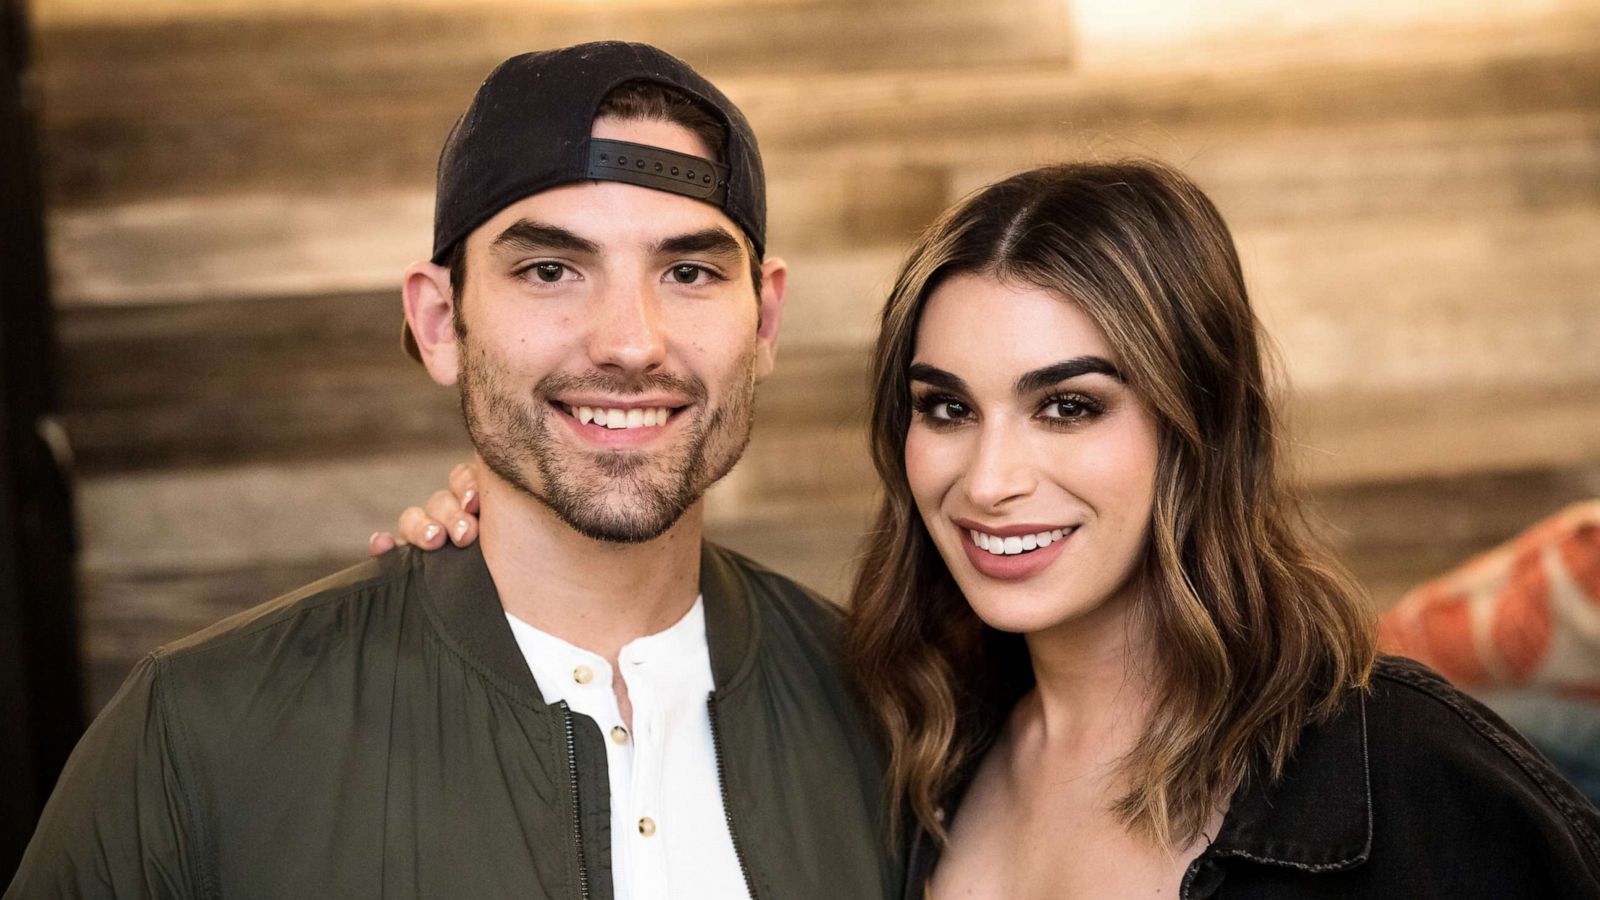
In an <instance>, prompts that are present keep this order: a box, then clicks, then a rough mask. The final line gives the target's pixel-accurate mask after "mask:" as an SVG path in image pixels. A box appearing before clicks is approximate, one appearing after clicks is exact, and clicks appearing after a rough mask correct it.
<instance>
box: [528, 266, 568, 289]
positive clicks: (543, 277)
mask: <svg viewBox="0 0 1600 900" xmlns="http://www.w3.org/2000/svg"><path fill="white" fill-rule="evenodd" d="M530 271H532V272H533V277H535V278H537V279H539V280H540V281H543V282H544V283H546V284H554V283H555V282H557V281H560V280H561V276H563V275H565V274H566V273H567V267H566V266H564V265H562V264H561V263H535V264H534V265H533V267H532V268H531V269H530Z"/></svg>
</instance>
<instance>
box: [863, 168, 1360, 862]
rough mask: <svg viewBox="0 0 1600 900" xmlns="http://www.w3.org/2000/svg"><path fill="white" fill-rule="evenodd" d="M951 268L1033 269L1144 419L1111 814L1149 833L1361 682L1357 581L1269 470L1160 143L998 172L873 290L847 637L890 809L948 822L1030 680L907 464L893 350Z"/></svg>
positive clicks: (1252, 398) (906, 395)
mask: <svg viewBox="0 0 1600 900" xmlns="http://www.w3.org/2000/svg"><path fill="white" fill-rule="evenodd" d="M956 274H975V275H979V276H983V277H989V278H994V279H997V280H1000V281H1005V282H1008V283H1013V284H1020V285H1028V286H1033V287H1037V288H1041V289H1043V290H1046V291H1050V292H1052V293H1054V294H1057V295H1059V296H1060V297H1061V298H1062V299H1063V302H1072V303H1076V304H1077V305H1078V306H1079V308H1080V309H1082V310H1083V312H1084V313H1085V314H1087V315H1088V316H1089V318H1090V319H1091V320H1093V322H1094V323H1095V324H1096V325H1097V326H1098V327H1099V328H1100V330H1101V332H1102V333H1103V334H1104V335H1105V337H1106V339H1107V341H1108V342H1109V344H1110V345H1111V347H1112V348H1113V350H1114V351H1115V353H1116V355H1117V358H1118V367H1119V369H1120V370H1121V372H1122V373H1123V375H1124V377H1125V378H1126V379H1127V381H1128V384H1129V386H1130V387H1131V389H1132V390H1133V391H1134V392H1135V393H1136V394H1137V395H1138V396H1139V397H1140V398H1141V399H1142V401H1143V402H1144V403H1145V404H1146V405H1147V406H1148V407H1149V408H1150V410H1151V411H1152V413H1153V414H1154V416H1155V417H1156V419H1157V421H1158V422H1159V434H1160V438H1159V440H1160V449H1159V457H1158V463H1157V472H1156V491H1155V501H1154V505H1153V508H1152V510H1151V515H1150V522H1149V537H1148V540H1147V542H1146V550H1145V554H1144V557H1143V559H1142V560H1141V562H1140V563H1139V569H1138V571H1137V572H1136V574H1135V578H1136V579H1137V581H1136V584H1137V585H1138V590H1137V595H1138V599H1137V600H1136V601H1135V606H1134V615H1135V616H1136V617H1137V619H1138V622H1139V626H1140V633H1141V634H1144V635H1149V636H1150V639H1151V640H1153V642H1154V646H1153V647H1151V650H1152V657H1153V658H1154V660H1155V663H1156V665H1157V666H1158V667H1159V668H1158V671H1157V672H1156V684H1157V688H1156V692H1155V696H1153V697H1151V698H1150V700H1151V705H1150V707H1149V709H1150V715H1149V720H1148V722H1147V724H1146V725H1145V727H1144V730H1143V732H1142V734H1141V735H1140V736H1139V738H1138V739H1137V741H1136V743H1135V745H1134V747H1133V749H1132V750H1131V751H1130V752H1129V753H1128V754H1127V755H1126V756H1125V757H1124V758H1123V760H1122V764H1121V765H1122V769H1121V775H1122V779H1123V784H1124V785H1125V786H1126V793H1125V794H1124V795H1123V796H1122V797H1121V798H1120V800H1119V801H1118V802H1117V803H1116V806H1115V812H1116V813H1117V814H1118V816H1119V817H1120V818H1121V819H1122V821H1123V822H1124V823H1125V824H1126V825H1127V826H1128V827H1129V828H1130V829H1131V830H1133V831H1134V832H1135V833H1138V834H1141V835H1143V836H1145V837H1146V838H1147V839H1149V840H1151V841H1153V842H1155V843H1156V844H1157V845H1159V846H1166V847H1173V846H1179V845H1182V844H1184V843H1186V842H1187V841H1189V840H1192V839H1193V838H1194V837H1195V836H1196V835H1197V834H1198V833H1199V830H1200V829H1201V827H1202V826H1203V825H1204V824H1205V822H1206V821H1207V820H1208V819H1209V817H1210V816H1211V815H1212V814H1213V811H1214V810H1215V809H1217V808H1218V807H1219V805H1220V804H1222V803H1225V802H1226V800H1227V798H1228V797H1229V796H1230V795H1231V793H1232V792H1233V791H1234V790H1235V789H1236V788H1237V787H1238V786H1239V784H1240V783H1241V782H1242V781H1243V779H1244V778H1245V776H1246V773H1247V771H1249V770H1250V767H1251V765H1252V762H1253V761H1260V762H1262V763H1264V764H1265V766H1266V769H1265V771H1266V772H1267V773H1268V775H1267V777H1270V778H1276V777H1277V776H1278V775H1279V774H1280V773H1281V771H1282V766H1283V763H1284V762H1285V761H1286V760H1287V758H1288V757H1289V755H1290V753H1291V751H1292V750H1293V748H1294V746H1295V742H1296V740H1297V738H1298V736H1299V733H1300V730H1301V728H1302V727H1303V726H1305V725H1306V724H1308V723H1309V722H1312V721H1316V720H1318V719H1320V718H1323V717H1326V716H1327V715H1328V714H1330V713H1331V712H1332V711H1333V710H1334V709H1335V708H1336V707H1337V706H1338V705H1339V704H1340V702H1341V701H1342V700H1343V699H1344V697H1345V696H1346V695H1347V693H1348V692H1349V691H1351V690H1359V689H1362V688H1363V687H1364V686H1365V684H1366V682H1367V678H1368V675H1369V673H1370V671H1371V668H1372V664H1373V659H1374V655H1375V649H1374V643H1375V640H1374V630H1375V629H1374V623H1373V617H1372V613H1371V611H1370V610H1369V608H1368V606H1367V604H1366V602H1365V599H1364V597H1363V595H1362V594H1361V593H1360V591H1359V590H1358V589H1357V588H1356V587H1355V585H1354V583H1353V581H1352V580H1351V579H1350V578H1349V576H1348V575H1347V574H1346V573H1345V572H1344V570H1343V569H1342V568H1341V567H1340V566H1339V565H1338V564H1337V563H1336V562H1335V561H1334V560H1333V559H1332V557H1331V556H1330V555H1329V554H1328V553H1327V552H1326V551H1324V550H1323V549H1322V547H1321V545H1320V544H1319V543H1318V542H1317V541H1316V540H1315V539H1314V538H1313V537H1312V536H1311V534H1310V532H1309V531H1308V529H1307V528H1306V523H1305V521H1304V519H1303V518H1302V513H1301V506H1300V504H1299V501H1298V499H1297V498H1296V496H1295V495H1294V494H1293V493H1292V492H1291V491H1290V490H1288V489H1287V488H1286V486H1285V484H1284V483H1283V482H1282V481H1281V480H1280V475H1279V462H1278V448H1277V434H1276V425H1275V420H1274V416H1273V411H1272V406H1271V403H1270V401H1269V397H1268V393H1269V392H1268V386H1267V381H1266V376H1265V373H1264V369H1263V364H1262V356H1263V350H1262V347H1261V346H1260V336H1259V329H1258V326H1257V323H1256V318H1255V315H1254V313H1252V311H1251V309H1250V305H1249V301H1248V298H1247V296H1246V292H1245V285H1244V277H1243V274H1242V273H1241V271H1240V267H1239V259H1238V255H1237V253H1236V252H1235V250H1234V246H1233V240H1232V237H1231V236H1230V234H1229V233H1228V229H1227V226H1226V225H1225V224H1224V223H1223V221H1222V217H1221V215H1220V214H1219V213H1218V212H1217V209H1216V207H1215V206H1214V205H1212V203H1211V201H1210V200H1209V199H1208V198H1207V197H1206V196H1205V195H1204V194H1203V193H1201V191H1200V190H1199V188H1197V187H1195V185H1194V184H1193V183H1191V182H1190V181H1189V180H1188V179H1187V178H1185V177H1184V176H1183V175H1181V174H1179V173H1178V172H1176V171H1174V170H1172V169H1170V168H1168V167H1166V166H1163V165H1161V164H1158V163H1152V162H1147V161H1128V162H1122V163H1115V164H1087V163H1086V164H1073V165H1058V166H1049V167H1045V168H1039V169H1034V170H1032V171H1028V172H1025V173H1023V174H1020V175H1016V176H1013V177H1011V178H1007V179H1005V180H1004V181H1000V182H998V183H996V184H993V185H991V186H989V187H987V188H985V189H983V190H981V191H979V192H978V193H976V194H974V195H972V196H970V197H968V198H967V199H966V200H964V201H962V202H961V203H960V204H958V205H957V206H956V207H954V208H953V209H951V210H949V211H947V212H946V213H945V214H944V215H943V216H941V217H940V218H939V220H938V221H936V222H935V223H934V224H933V225H931V226H929V228H928V229H927V231H926V232H925V233H924V234H923V235H922V237H921V238H920V240H919V241H918V243H917V244H916V246H915V248H914V249H913V250H912V252H911V255H910V257H909V258H908V259H907V261H906V263H905V265H904V267H903V268H902V270H901V272H900V275H899V277H898V278H897V279H896V281H895V285H894V290H893V292H892V293H891V295H890V297H889V300H888V303H887V305H886V306H885V308H884V310H883V316H882V323H881V325H882V327H881V330H880V332H879V336H878V341H877V345H876V348H875V350H874V353H873V358H872V379H873V381H872V385H873V386H872V406H871V416H872V418H871V441H872V457H873V462H874V464H875V465H876V466H877V469H878V474H879V475H880V476H881V478H882V480H883V490H884V495H883V500H882V506H881V509H880V510H879V512H878V515H877V521H876V525H875V530H874V533H873V534H872V535H871V536H870V538H869V540H868V542H867V547H866V550H865V552H864V558H863V559H862V560H861V567H860V572H859V574H858V575H857V576H856V579H855V586H854V591H853V595H852V602H851V606H850V613H849V619H848V626H847V638H846V640H847V653H848V657H849V661H850V664H851V666H852V667H853V669H854V672H855V675H856V677H857V679H858V684H860V685H861V686H862V691H863V692H864V694H865V696H866V698H867V700H868V702H869V703H870V705H871V706H872V707H873V709H874V711H875V712H876V713H877V715H878V717H879V718H880V719H881V721H882V723H883V725H884V726H885V728H886V730H887V738H888V745H889V750H890V763H889V787H890V790H891V798H890V803H891V811H892V815H891V817H890V821H892V822H900V821H904V818H903V817H904V816H905V814H906V813H907V812H908V811H909V812H910V813H911V814H914V815H915V817H916V818H917V820H919V821H920V822H921V824H922V825H923V827H924V828H926V829H927V830H928V831H930V832H931V833H933V834H934V835H936V836H937V837H938V838H940V839H941V840H942V839H943V838H944V837H945V832H944V829H943V827H942V825H941V821H940V819H941V813H940V812H939V811H938V810H939V805H940V803H941V801H942V799H943V797H944V795H945V793H946V792H947V791H949V790H950V789H951V787H952V785H953V783H954V781H955V780H956V778H957V777H958V773H961V772H962V771H964V769H965V768H966V767H967V766H969V765H972V764H974V763H975V762H976V759H977V756H978V754H979V753H981V751H982V749H983V748H984V747H985V746H987V744H988V742H989V741H991V740H992V739H993V738H994V737H995V735H996V734H997V733H998V731H999V729H1000V727H1001V726H1002V724H1003V723H1004V720H1005V718H1006V716H1007V714H1008V713H1009V711H1010V710H1011V708H1012V707H1013V705H1014V704H1015V703H1016V701H1017V700H1018V698H1020V697H1021V696H1022V695H1023V694H1025V693H1026V692H1027V691H1028V690H1029V689H1030V688H1031V687H1032V684H1033V675H1032V670H1031V667H1030V664H1029V661H1028V651H1027V647H1026V645H1025V643H1024V642H1023V640H1022V637H1021V636H1020V635H1016V634H1004V633H1001V632H999V631H996V630H995V629H992V628H990V627H988V626H986V625H985V624H983V622H981V621H980V620H979V619H978V617H977V615H976V614H975V613H974V612H973V611H972V609H971V607H970V606H968V605H967V603H966V601H965V600H964V599H963V597H962V595H961V592H960V590H959V589H958V588H957V587H956V584H955V581H954V580H953V579H952V577H951V575H950V572H949V570H948V569H947V568H946V567H945V564H944V561H943V560H941V559H940V557H939V554H938V551H937V550H936V549H935V548H934V545H933V542H932V540H931V539H930V538H929V536H928V531H927V529H926V528H925V527H924V525H923V523H922V520H921V518H920V517H919V516H918V514H917V511H916V507H915V505H914V504H913V502H912V497H911V491H910V488H909V486H908V484H907V480H906V465H905V442H906V429H907V428H908V426H909V425H910V423H911V417H912V410H911V402H910V401H911V392H910V384H909V382H908V379H907V369H908V368H909V366H910V364H911V362H912V355H913V353H914V351H915V346H916V338H917V327H918V322H919V321H920V319H921V316H922V310H923V308H924V305H925V304H926V303H927V300H928V297H929V296H930V295H931V294H932V293H933V291H934V290H935V289H936V288H937V287H938V286H939V285H940V284H941V283H943V282H944V281H945V280H946V279H948V278H950V277H951V276H953V275H956Z"/></svg>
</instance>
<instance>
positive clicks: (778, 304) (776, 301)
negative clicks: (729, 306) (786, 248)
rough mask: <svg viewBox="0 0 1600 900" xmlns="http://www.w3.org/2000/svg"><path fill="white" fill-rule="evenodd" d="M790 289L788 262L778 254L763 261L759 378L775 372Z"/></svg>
mask: <svg viewBox="0 0 1600 900" xmlns="http://www.w3.org/2000/svg"><path fill="white" fill-rule="evenodd" d="M788 290H789V264H788V263H786V262H784V261H783V260H782V259H780V258H778V257H776V256H769V257H767V258H766V260H765V261H763V262H762V263H761V304H760V315H761V318H760V320H759V321H757V322H756V380H757V381H763V380H765V379H766V377H767V376H768V375H771V374H772V367H773V366H774V365H775V364H776V363H777V359H778V329H779V328H780V327H782V325H783V298H784V296H785V295H786V294H787V292H788Z"/></svg>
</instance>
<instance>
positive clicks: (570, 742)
mask: <svg viewBox="0 0 1600 900" xmlns="http://www.w3.org/2000/svg"><path fill="white" fill-rule="evenodd" d="M561 722H562V725H563V726H564V727H565V728H566V732H567V779H568V780H569V782H570V783H571V785H572V842H573V843H574V844H575V845H576V846H577V848H578V897H579V898H580V900H589V860H588V858H587V856H586V855H585V854H584V852H583V828H582V824H583V823H582V816H581V815H580V813H579V809H578V738H577V735H576V733H575V732H574V731H573V728H572V707H570V706H568V705H567V701H565V700H562V701H561ZM715 730H716V729H715V728H713V729H712V731H713V733H715Z"/></svg>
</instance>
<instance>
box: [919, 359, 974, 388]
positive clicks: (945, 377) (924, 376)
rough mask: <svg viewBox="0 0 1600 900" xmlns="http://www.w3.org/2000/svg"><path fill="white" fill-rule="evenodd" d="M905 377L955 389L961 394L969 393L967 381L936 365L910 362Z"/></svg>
mask: <svg viewBox="0 0 1600 900" xmlns="http://www.w3.org/2000/svg"><path fill="white" fill-rule="evenodd" d="M906 377H907V378H909V379H910V380H912V381H921V382H925V383H927V384H931V385H933V386H934V387H941V388H944V389H945V390H947V391H956V392H958V393H962V394H965V393H969V391H968V390H967V383H966V382H965V381H962V380H961V376H959V375H956V374H955V373H953V372H946V371H945V370H943V369H941V368H939V367H937V366H930V365H928V364H927V363H912V364H911V368H909V369H907V370H906Z"/></svg>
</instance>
